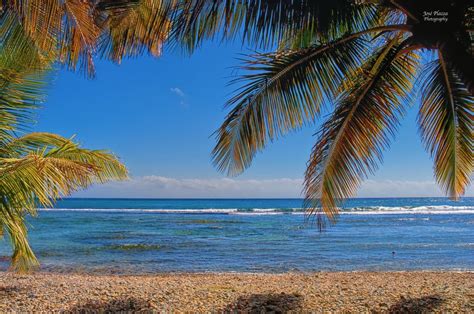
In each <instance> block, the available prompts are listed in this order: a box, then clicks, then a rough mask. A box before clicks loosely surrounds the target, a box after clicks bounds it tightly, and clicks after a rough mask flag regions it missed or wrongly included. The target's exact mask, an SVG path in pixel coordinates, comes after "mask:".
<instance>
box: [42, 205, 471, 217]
mask: <svg viewBox="0 0 474 314" xmlns="http://www.w3.org/2000/svg"><path fill="white" fill-rule="evenodd" d="M38 210H39V211H65V212H130V213H157V214H224V215H286V214H292V215H302V214H304V209H302V208H287V209H281V208H253V209H238V208H205V209H193V208H185V209H165V208H154V209H143V208H39V209H38ZM340 214H342V215H407V214H413V215H447V214H464V215H471V214H474V206H449V205H439V206H418V207H410V206H402V207H397V206H394V207H388V206H372V207H354V208H344V209H342V210H341V211H340Z"/></svg>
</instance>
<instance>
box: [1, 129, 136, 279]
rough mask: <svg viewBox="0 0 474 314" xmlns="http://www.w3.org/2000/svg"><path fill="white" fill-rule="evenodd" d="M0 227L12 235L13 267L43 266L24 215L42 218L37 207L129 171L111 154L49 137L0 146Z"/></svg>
mask: <svg viewBox="0 0 474 314" xmlns="http://www.w3.org/2000/svg"><path fill="white" fill-rule="evenodd" d="M0 152H1V155H0V194H1V195H2V196H3V197H2V201H3V203H2V205H1V206H2V207H1V211H0V214H1V217H0V222H1V223H2V226H3V228H4V229H5V230H6V231H7V233H8V234H9V235H10V239H11V241H12V244H13V248H14V254H13V257H12V263H13V267H15V268H16V269H18V270H25V268H26V267H28V266H31V265H35V264H36V263H37V261H36V259H35V257H34V254H33V253H32V251H31V248H30V247H29V245H28V241H27V239H26V226H25V225H24V222H23V216H24V215H25V214H26V213H28V214H33V215H34V214H36V206H37V202H38V203H39V204H41V205H43V206H52V203H53V202H54V200H55V199H57V198H59V197H62V196H65V195H69V194H70V193H72V192H74V191H76V190H78V189H83V188H86V187H88V186H90V185H91V184H94V183H104V182H107V181H110V180H122V179H125V178H126V177H127V170H126V168H125V166H124V165H123V164H121V163H120V162H119V160H118V159H117V158H116V157H115V156H113V155H112V154H110V153H108V152H105V151H96V150H87V149H84V148H81V147H79V145H78V144H77V143H74V142H73V141H71V140H69V139H66V138H62V137H60V136H58V135H54V134H48V133H31V134H28V135H25V136H24V137H20V138H14V139H12V140H11V141H10V142H8V143H6V144H5V145H3V147H0Z"/></svg>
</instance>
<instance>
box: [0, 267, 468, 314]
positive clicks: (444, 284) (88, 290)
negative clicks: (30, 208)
mask: <svg viewBox="0 0 474 314" xmlns="http://www.w3.org/2000/svg"><path fill="white" fill-rule="evenodd" d="M0 300H1V301H0V302H1V303H0V312H31V311H35V312H36V311H47V312H66V313H68V312H69V313H76V312H82V313H94V312H103V311H132V312H135V311H140V312H165V311H166V312H169V311H173V312H210V311H211V312H258V313H261V312H262V311H266V312H277V313H278V312H287V311H295V312H307V311H308V312H310V311H311V312H322V311H325V312H326V311H331V312H372V311H374V312H388V313H397V312H407V311H408V312H417V313H422V312H433V311H434V312H458V313H460V312H463V313H469V312H470V313H472V312H473V311H474V273H472V272H334V273H331V272H320V273H285V274H240V273H239V274H233V273H211V274H157V275H140V276H125V275H86V274H52V273H35V274H27V275H20V274H14V273H2V274H1V276H0Z"/></svg>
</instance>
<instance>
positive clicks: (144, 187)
mask: <svg viewBox="0 0 474 314" xmlns="http://www.w3.org/2000/svg"><path fill="white" fill-rule="evenodd" d="M302 183H303V180H302V179H291V178H277V179H263V180H257V179H230V178H213V179H199V178H194V179H179V178H170V177H163V176H156V175H150V176H143V177H135V178H132V179H130V180H128V181H123V182H111V183H108V184H105V185H100V186H94V187H91V188H90V189H88V190H87V191H81V192H79V193H77V194H76V195H75V196H80V197H130V198H133V197H143V198H153V197H156V198H160V197H162V198H166V197H170V198H180V197H182V198H192V197H196V198H199V197H208V198H214V197H215V198H220V197H224V198H260V197H261V198H264V197H268V198H285V197H288V198H290V197H301V191H302ZM357 196H358V197H409V196H413V197H415V196H443V194H442V193H441V191H440V190H439V188H438V187H437V185H436V184H435V182H432V181H396V180H367V181H366V182H365V183H364V184H363V186H362V187H361V188H360V190H359V193H358V195H357ZM466 196H474V187H472V186H471V187H469V188H468V190H467V192H466Z"/></svg>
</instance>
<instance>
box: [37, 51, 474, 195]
mask: <svg viewBox="0 0 474 314" xmlns="http://www.w3.org/2000/svg"><path fill="white" fill-rule="evenodd" d="M247 52H249V51H248V50H246V49H244V48H242V47H241V45H240V44H227V45H222V44H217V43H206V44H205V45H204V47H202V48H201V49H199V50H198V51H197V52H196V53H195V54H193V55H192V56H186V55H183V54H182V53H180V52H176V51H165V53H164V55H163V56H162V57H160V58H151V57H141V58H137V59H130V60H125V61H124V62H123V63H122V64H121V65H116V64H113V63H111V62H107V61H97V63H96V67H97V76H96V78H95V79H93V80H88V79H86V78H84V76H83V75H81V74H78V73H72V72H69V71H66V70H61V71H59V72H58V73H57V74H56V75H55V77H54V79H53V82H52V83H51V84H50V87H49V90H48V97H47V101H46V102H45V104H44V108H42V109H41V110H40V111H39V112H38V114H37V120H38V123H37V124H36V125H35V126H34V130H36V131H48V132H55V133H59V134H61V135H63V136H68V137H69V136H72V135H76V139H77V140H78V141H79V142H80V143H81V144H82V145H83V146H85V147H87V148H107V149H109V150H111V151H113V152H114V153H115V154H116V155H118V156H119V157H120V158H121V160H122V161H123V162H124V163H125V164H126V165H127V166H128V168H129V170H130V173H131V180H129V181H127V182H122V183H111V184H107V185H105V186H94V187H91V188H90V189H88V190H86V191H81V192H79V193H76V194H75V195H74V196H80V197H88V196H89V197H298V196H300V194H299V193H300V184H301V178H302V177H303V174H304V170H305V166H306V162H307V159H308V156H309V153H310V150H311V147H312V145H313V144H314V140H315V138H314V136H313V134H314V132H315V131H316V130H317V125H315V126H312V127H308V128H305V129H303V130H301V131H299V132H296V133H292V134H289V135H288V136H286V137H285V138H282V139H281V140H280V141H277V142H275V143H272V144H271V145H269V146H268V148H267V149H266V150H265V151H264V152H263V153H261V154H259V155H258V156H257V157H256V159H255V160H254V163H253V165H252V167H251V168H250V169H249V170H247V171H246V172H245V173H244V174H242V175H241V176H239V177H237V178H225V176H223V175H222V174H220V173H218V172H217V171H216V170H215V168H214V167H213V166H212V164H211V160H210V152H211V150H212V147H213V145H214V138H213V137H212V136H211V134H212V132H213V131H214V130H216V129H217V128H218V126H219V125H220V123H221V122H222V121H223V118H224V116H225V114H226V112H227V110H225V109H224V107H223V105H224V103H225V101H226V99H227V98H228V96H229V95H230V94H231V93H232V91H233V90H234V87H232V86H228V82H229V80H230V79H231V78H232V77H233V76H234V75H236V74H237V73H238V72H236V71H235V70H233V69H232V67H233V66H236V65H238V64H239V61H238V60H237V59H236V58H237V57H238V54H239V53H247ZM416 110H417V106H415V107H414V108H413V109H412V110H410V111H409V112H408V114H407V117H406V118H405V120H404V121H403V124H402V125H401V126H400V129H399V132H398V135H397V138H396V140H395V141H394V142H393V144H392V146H391V148H390V150H388V151H387V152H386V153H385V160H384V163H383V165H382V167H381V169H380V170H379V171H378V172H377V173H376V175H375V176H373V177H371V178H369V180H368V182H367V184H365V185H364V186H363V187H362V189H361V191H360V193H359V195H358V196H363V197H367V196H435V195H441V194H440V191H439V190H438V189H437V188H436V186H435V184H434V182H433V181H434V180H433V175H432V162H431V160H430V158H429V156H428V154H427V153H426V152H425V151H424V150H423V147H422V145H421V141H420V137H419V134H418V131H417V128H416V124H415V119H416ZM468 195H474V192H473V188H472V187H471V188H469V190H468Z"/></svg>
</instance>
